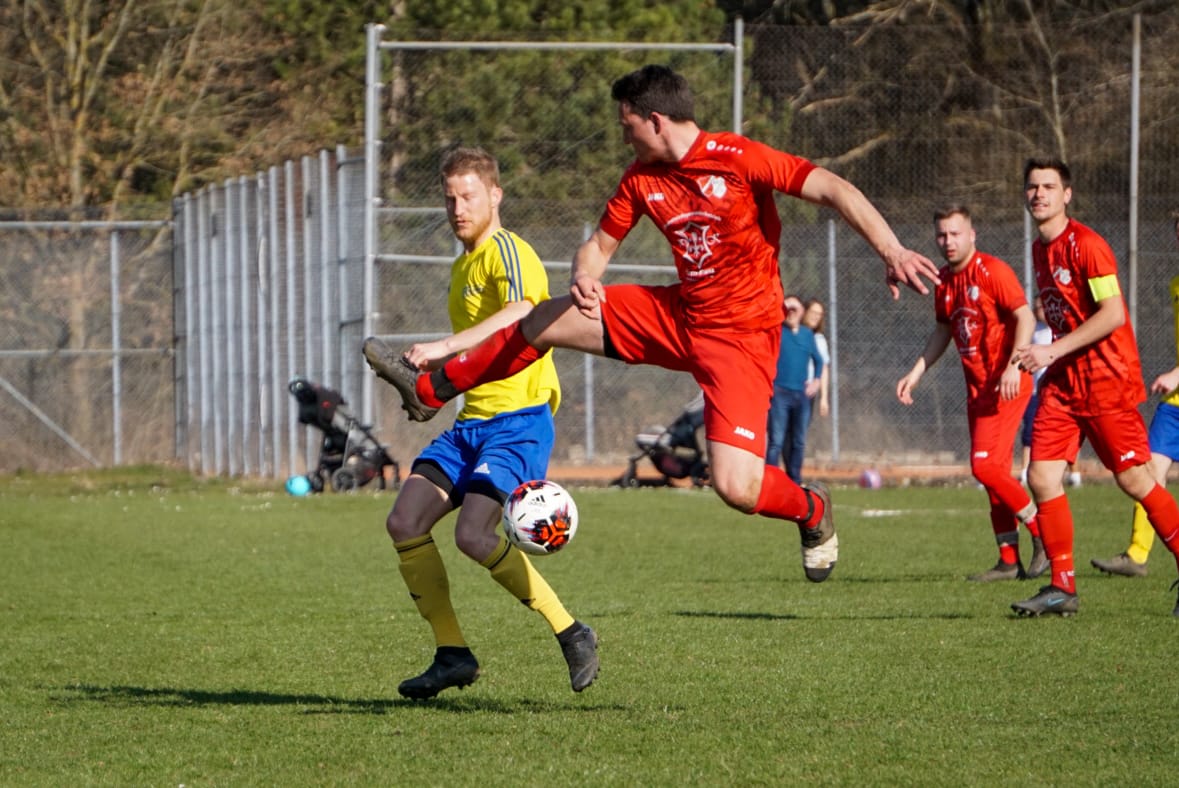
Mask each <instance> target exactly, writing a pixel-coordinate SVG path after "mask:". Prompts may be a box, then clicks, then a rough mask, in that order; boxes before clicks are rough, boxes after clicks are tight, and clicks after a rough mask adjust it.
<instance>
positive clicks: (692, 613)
mask: <svg viewBox="0 0 1179 788" xmlns="http://www.w3.org/2000/svg"><path fill="white" fill-rule="evenodd" d="M675 615H677V616H683V617H685V618H730V619H744V620H747V621H907V620H911V619H918V618H920V619H927V618H929V619H940V620H944V621H954V620H956V619H972V618H977V616H975V615H972V614H970V613H913V612H905V613H864V614H862V615H855V614H849V615H843V616H832V615H817V616H800V615H796V614H794V613H747V612H740V611H734V612H725V611H719V610H677V611H676V613H675Z"/></svg>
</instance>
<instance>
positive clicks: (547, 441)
mask: <svg viewBox="0 0 1179 788" xmlns="http://www.w3.org/2000/svg"><path fill="white" fill-rule="evenodd" d="M554 434H555V430H554V428H553V412H552V410H551V409H550V408H549V406H548V405H547V404H544V405H535V406H533V407H531V408H524V409H523V410H517V411H512V412H511V413H502V414H500V415H498V416H495V417H493V418H490V419H467V420H460V421H456V422H455V423H454V426H453V427H451V428H450V429H449V430H447V431H446V432H444V433H442V434H441V435H439V436H438V437H437V438H435V439H434V440H433V441H432V442H431V443H430V445H429V446H427V447H426V448H425V449H423V450H422V453H421V454H419V455H418V458H417V459H416V460H414V464H413V472H414V473H420V474H421V475H423V476H425V477H426V478H428V479H429V480H430V481H432V482H433V483H434V484H436V485H438V486H439V487H441V488H442V489H443V490H444V491H445V492H446V493H447V494H448V495H449V496H450V500H451V503H452V504H453V505H454V506H456V507H457V506H461V505H462V501H463V497H464V496H465V495H466V494H467V493H469V492H475V493H479V494H480V495H486V496H487V497H489V498H494V499H496V500H498V501H499V502H500V503H503V502H504V501H506V500H507V498H508V495H509V494H511V492H512V490H514V489H516V487H518V486H519V485H520V484H522V483H523V482H527V481H531V480H533V479H543V478H545V474H546V473H548V469H549V455H550V454H551V453H552V451H553V438H554Z"/></svg>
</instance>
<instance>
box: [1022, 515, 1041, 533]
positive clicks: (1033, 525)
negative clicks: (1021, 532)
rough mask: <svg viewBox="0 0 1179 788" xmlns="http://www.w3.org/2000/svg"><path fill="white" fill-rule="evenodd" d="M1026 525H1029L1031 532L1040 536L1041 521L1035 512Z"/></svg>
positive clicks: (1029, 531)
mask: <svg viewBox="0 0 1179 788" xmlns="http://www.w3.org/2000/svg"><path fill="white" fill-rule="evenodd" d="M1024 525H1025V526H1027V529H1028V533H1029V534H1031V535H1032V536H1033V537H1035V538H1036V539H1039V538H1040V521H1039V520H1037V519H1036V515H1034V514H1033V515H1032V516H1031V517H1030V518H1029V519H1028V521H1027V522H1026V523H1024Z"/></svg>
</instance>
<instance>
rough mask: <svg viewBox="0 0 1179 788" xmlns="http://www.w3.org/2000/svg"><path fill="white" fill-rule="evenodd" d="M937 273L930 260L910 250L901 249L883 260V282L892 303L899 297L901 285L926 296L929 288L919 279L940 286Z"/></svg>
mask: <svg viewBox="0 0 1179 788" xmlns="http://www.w3.org/2000/svg"><path fill="white" fill-rule="evenodd" d="M937 271H938V269H937V266H936V265H934V264H933V261H932V260H930V259H929V258H928V257H926V256H925V255H921V254H918V253H917V252H914V251H913V250H912V249H901V250H900V251H898V252H897V253H895V254H892V255H889V256H888V257H886V258H885V260H884V281H885V284H887V285H888V290H889V292H890V293H892V300H894V301H896V300H897V299H899V298H900V297H901V285H905V286H906V287H908V288H909V289H911V290H915V291H916V292H918V293H920V294H921V295H928V294H929V288H928V287H927V286H926V284H925V282H923V281H921V277H923V276H924V277H925V278H926V279H928V280H929V281H930V282H931V283H932V284H935V285H940V284H941V283H942V280H941V278H940V277H939V276H938V272H937Z"/></svg>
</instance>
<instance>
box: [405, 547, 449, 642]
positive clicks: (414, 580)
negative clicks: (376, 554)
mask: <svg viewBox="0 0 1179 788" xmlns="http://www.w3.org/2000/svg"><path fill="white" fill-rule="evenodd" d="M393 547H394V548H396V550H397V557H398V558H400V559H401V563H400V565H399V568H400V569H401V576H402V577H403V578H405V587H406V588H408V589H409V595H410V596H411V597H413V601H414V604H415V605H417V606H418V612H419V613H421V614H422V618H424V619H426V621H427V622H429V624H430V626H431V627H432V628H433V629H434V642H435V643H436V644H437V645H439V646H465V645H467V641H466V639H465V638H464V637H463V631H462V630H461V629H460V628H459V623H458V617H457V616H455V614H454V607H452V606H451V604H450V581H449V580H448V579H447V577H446V566H445V565H444V564H443V563H442V556H441V555H440V554H439V553H438V545H436V544H434V538H433V537H432V536H430V535H429V534H426V535H425V536H419V537H417V538H415V539H407V540H405V541H404V542H396V543H394V545H393Z"/></svg>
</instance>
